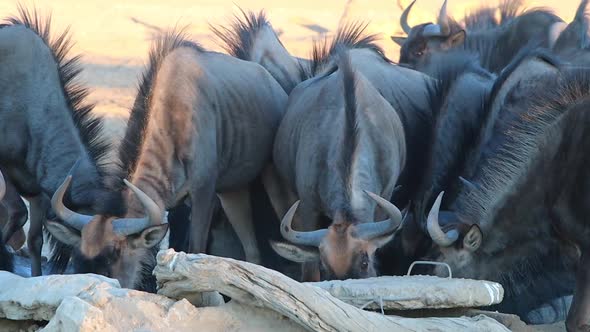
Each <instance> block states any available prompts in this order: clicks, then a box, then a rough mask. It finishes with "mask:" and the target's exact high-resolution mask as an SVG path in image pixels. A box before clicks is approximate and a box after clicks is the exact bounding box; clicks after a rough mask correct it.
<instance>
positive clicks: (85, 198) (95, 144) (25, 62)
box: [0, 7, 107, 276]
mask: <svg viewBox="0 0 590 332" xmlns="http://www.w3.org/2000/svg"><path fill="white" fill-rule="evenodd" d="M70 47H71V43H70V39H69V35H68V33H67V31H66V32H65V33H63V34H61V35H59V36H57V37H52V36H51V34H50V17H49V16H48V17H47V18H46V19H42V18H41V17H40V16H39V15H38V14H37V13H36V12H33V13H30V12H29V11H27V10H26V9H24V8H22V7H19V17H12V18H9V19H8V20H7V24H4V25H2V28H1V29H0V50H2V54H1V55H0V86H1V87H2V88H1V89H0V90H1V91H2V94H1V95H0V101H1V102H0V104H1V105H2V106H0V126H1V128H0V166H1V167H2V170H3V171H4V172H5V174H4V175H5V176H6V177H7V178H8V179H9V181H10V182H11V183H12V184H13V185H14V186H15V187H16V188H17V190H18V192H19V194H21V195H22V196H25V197H26V198H27V199H28V200H29V202H30V208H31V227H30V230H29V235H28V239H27V243H28V247H29V249H30V251H31V262H32V264H31V265H32V274H33V275H35V276H36V275H40V274H41V247H42V244H43V237H42V224H43V221H44V220H45V218H46V212H47V210H48V209H49V197H50V196H51V195H53V193H54V192H55V190H56V189H57V188H58V187H59V184H60V183H61V182H62V181H63V177H64V176H65V175H66V174H67V173H68V170H69V169H70V168H71V167H72V165H73V164H74V163H75V162H76V161H77V160H78V161H79V167H78V169H77V172H76V174H75V175H76V176H75V177H76V180H75V181H74V182H73V183H72V189H71V190H70V191H69V192H68V193H67V195H66V201H67V202H68V204H69V205H70V206H72V207H76V208H78V209H84V210H91V209H93V203H94V202H95V200H96V199H97V197H98V196H99V195H101V194H102V193H103V191H102V183H101V175H102V169H101V166H100V165H97V162H96V161H97V160H98V159H99V158H100V157H101V156H102V154H103V153H104V152H105V151H106V149H107V146H106V144H104V143H103V142H102V141H101V140H100V139H99V138H98V136H97V133H98V132H99V130H100V127H101V122H100V120H97V119H93V118H92V117H91V116H90V112H91V109H92V106H91V105H87V104H85V102H84V97H85V96H86V94H87V90H86V89H84V88H83V87H82V86H81V85H79V84H77V83H76V81H75V78H76V77H77V75H78V73H79V72H80V67H79V62H78V59H79V58H78V57H73V58H68V51H69V50H70Z"/></svg>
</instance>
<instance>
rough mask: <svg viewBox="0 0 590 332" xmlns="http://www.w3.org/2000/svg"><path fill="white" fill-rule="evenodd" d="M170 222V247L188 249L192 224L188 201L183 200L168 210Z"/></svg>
mask: <svg viewBox="0 0 590 332" xmlns="http://www.w3.org/2000/svg"><path fill="white" fill-rule="evenodd" d="M168 224H169V225H170V237H169V239H168V247H169V248H172V249H174V250H176V251H184V252H186V251H187V250H188V243H189V229H190V225H191V208H190V206H189V205H188V204H187V203H186V202H184V201H183V202H181V203H180V204H178V205H177V206H176V207H174V208H172V209H170V210H168Z"/></svg>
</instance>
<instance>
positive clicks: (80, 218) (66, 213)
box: [51, 165, 92, 231]
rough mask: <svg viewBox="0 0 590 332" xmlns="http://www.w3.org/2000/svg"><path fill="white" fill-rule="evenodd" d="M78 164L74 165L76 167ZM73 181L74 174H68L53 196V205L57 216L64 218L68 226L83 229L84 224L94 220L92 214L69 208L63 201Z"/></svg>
mask: <svg viewBox="0 0 590 332" xmlns="http://www.w3.org/2000/svg"><path fill="white" fill-rule="evenodd" d="M75 167H76V166H75V165H74V168H75ZM71 182H72V174H71V173H70V174H68V176H67V177H66V179H65V181H64V182H63V183H62V184H61V186H59V188H57V191H55V193H54V194H53V196H52V197H51V207H52V208H53V211H55V214H56V215H57V217H58V218H59V219H61V220H63V221H64V222H65V223H66V224H67V225H68V226H70V227H73V228H75V229H77V230H79V231H82V229H83V228H84V226H86V224H88V223H89V222H90V220H92V216H88V215H85V214H80V213H76V212H74V211H72V210H70V209H68V208H67V207H66V206H65V205H64V202H63V199H64V195H65V194H66V191H67V190H68V188H69V187H70V183H71Z"/></svg>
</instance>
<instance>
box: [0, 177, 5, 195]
mask: <svg viewBox="0 0 590 332" xmlns="http://www.w3.org/2000/svg"><path fill="white" fill-rule="evenodd" d="M4 195H6V181H4V175H2V172H0V201H1V200H3V199H4Z"/></svg>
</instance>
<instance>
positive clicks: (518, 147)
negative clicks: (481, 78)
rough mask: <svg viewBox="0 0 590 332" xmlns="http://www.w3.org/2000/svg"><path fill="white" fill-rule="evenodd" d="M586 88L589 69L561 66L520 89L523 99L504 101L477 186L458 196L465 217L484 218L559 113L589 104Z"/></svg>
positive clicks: (533, 154) (588, 87) (513, 182)
mask: <svg viewBox="0 0 590 332" xmlns="http://www.w3.org/2000/svg"><path fill="white" fill-rule="evenodd" d="M540 87H551V88H550V89H549V88H545V89H543V88H540ZM588 91H590V70H588V69H576V70H562V71H561V72H559V73H557V74H546V75H544V77H541V78H539V79H538V84H537V85H536V86H535V87H530V88H529V89H528V90H527V91H525V92H522V91H520V92H519V94H523V95H525V96H527V97H526V100H525V101H524V103H522V105H519V106H518V107H514V106H512V107H504V109H503V111H502V117H501V118H500V119H498V120H497V122H498V124H497V125H496V126H495V128H494V140H495V143H494V144H493V146H491V150H490V151H489V153H487V155H488V156H489V157H488V158H486V160H483V161H482V162H480V164H482V165H484V166H485V170H484V169H480V170H479V174H477V181H478V188H479V189H480V190H477V191H475V192H473V193H470V194H466V195H461V196H460V197H459V200H458V202H459V203H460V210H461V211H464V214H465V216H464V219H466V220H487V218H486V216H488V215H489V213H490V211H493V210H494V209H493V206H494V205H495V204H499V203H500V202H499V201H497V198H498V195H497V193H501V192H505V191H506V190H508V188H512V187H514V186H516V185H517V184H518V182H519V181H520V177H522V176H524V175H525V174H523V173H522V170H525V169H527V167H528V166H527V165H528V164H529V163H530V162H532V160H533V159H534V158H535V157H536V154H538V153H539V152H540V151H539V148H538V146H537V145H538V144H540V139H541V138H542V137H543V136H544V135H545V134H546V133H548V129H549V128H550V127H551V126H553V125H554V124H555V121H556V120H557V119H559V118H561V117H563V116H564V115H565V114H567V113H569V112H570V111H571V112H574V111H572V110H575V109H576V108H575V106H576V105H578V104H582V103H585V104H588V103H589V102H590V95H589V94H588ZM507 98H510V96H508V97H507ZM500 196H501V195H500Z"/></svg>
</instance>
